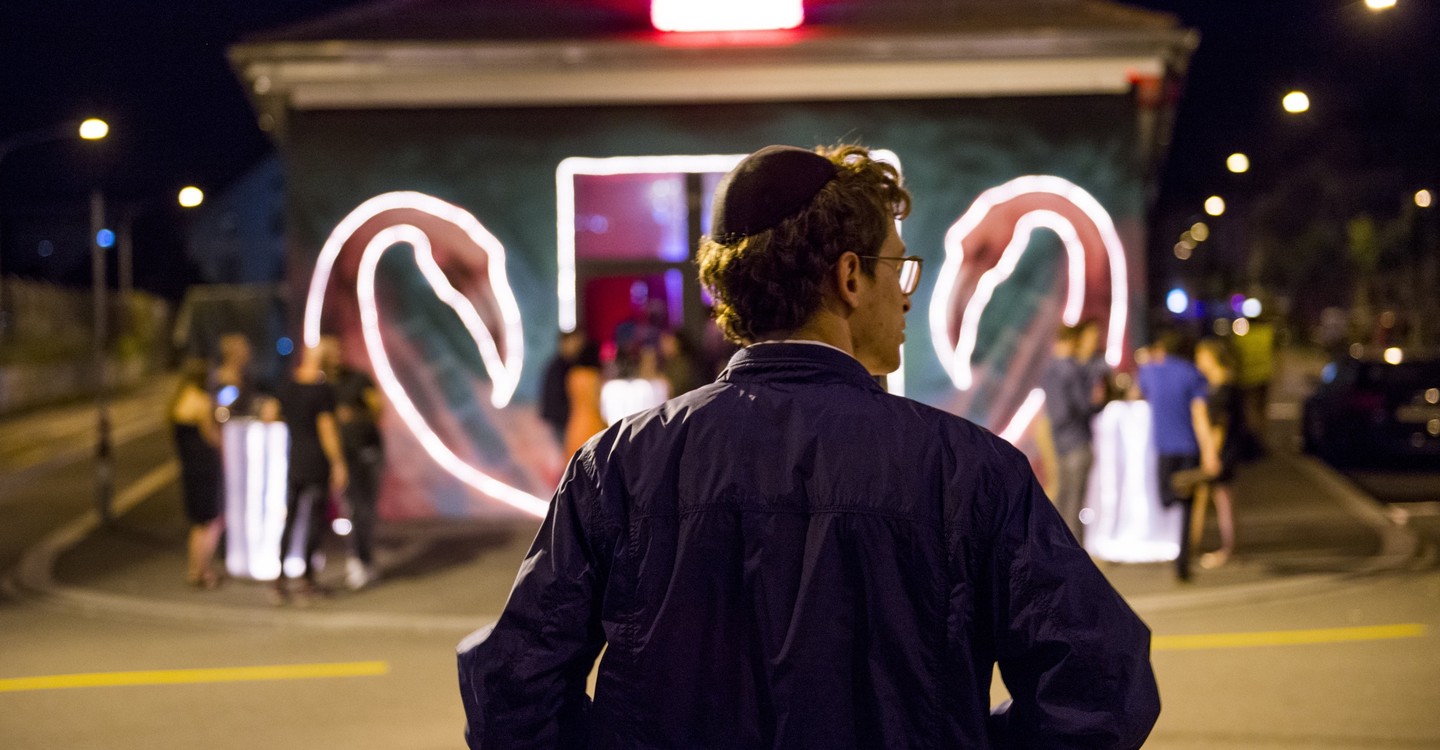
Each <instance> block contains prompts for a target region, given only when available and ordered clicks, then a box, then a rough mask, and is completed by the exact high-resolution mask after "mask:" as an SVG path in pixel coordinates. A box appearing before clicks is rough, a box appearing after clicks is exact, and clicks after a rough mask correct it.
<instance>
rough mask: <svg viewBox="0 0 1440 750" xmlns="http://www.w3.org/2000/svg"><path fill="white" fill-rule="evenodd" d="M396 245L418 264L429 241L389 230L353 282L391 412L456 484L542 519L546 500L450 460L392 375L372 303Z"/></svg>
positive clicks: (415, 232) (400, 228)
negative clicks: (385, 258)
mask: <svg viewBox="0 0 1440 750" xmlns="http://www.w3.org/2000/svg"><path fill="white" fill-rule="evenodd" d="M399 243H406V244H409V245H410V246H411V247H412V248H414V251H415V256H416V262H417V263H419V262H420V259H421V258H422V257H428V256H430V253H431V247H430V238H429V236H428V235H427V234H426V233H425V232H424V231H423V230H421V229H420V228H419V227H416V226H413V225H410V224H399V225H396V226H392V227H388V228H386V229H383V230H381V231H380V232H379V233H378V234H376V235H375V237H374V238H373V239H371V240H370V242H369V244H367V245H366V246H365V251H364V253H363V254H362V255H361V257H360V272H359V277H358V278H357V279H356V296H357V297H358V298H359V301H360V328H361V331H362V332H363V333H364V336H365V346H366V348H367V349H368V350H369V352H370V361H371V363H372V365H373V366H374V370H375V379H376V381H378V382H379V384H380V388H381V390H382V391H383V392H384V393H385V396H386V398H387V399H389V401H390V403H391V404H392V405H393V406H394V407H395V412H396V413H397V414H399V415H400V418H401V419H402V420H403V421H404V422H405V425H406V426H407V427H409V428H410V431H411V432H413V433H414V434H415V436H416V438H418V439H419V441H420V445H421V446H422V447H423V448H424V449H425V452H426V453H428V454H429V455H430V457H431V458H432V459H434V460H435V462H436V463H438V464H440V465H441V466H442V467H444V469H445V470H446V471H448V472H450V473H451V474H453V475H454V476H455V477H457V478H458V479H460V480H461V481H463V482H465V483H466V484H468V485H470V486H471V487H474V488H475V489H477V490H479V491H480V492H483V493H484V494H486V495H488V496H490V497H492V498H495V499H496V500H499V501H500V502H503V503H505V504H506V505H510V506H512V507H514V508H518V509H519V510H522V511H525V512H526V513H530V514H532V515H535V516H544V515H545V512H546V509H547V508H548V507H549V503H547V502H546V501H545V500H542V499H541V498H538V497H535V496H534V495H531V494H529V493H527V492H524V491H522V490H519V489H516V488H514V487H511V486H510V485H508V484H505V483H504V482H501V481H499V480H498V479H495V478H494V477H492V476H490V475H488V474H486V473H485V472H483V471H480V470H479V469H477V468H475V467H474V466H471V465H470V464H468V463H466V462H465V460H464V459H462V458H460V457H459V456H457V455H455V453H454V452H452V451H451V450H450V448H449V447H448V446H446V445H445V443H444V441H442V440H441V439H440V436H439V435H437V434H435V432H434V431H433V430H431V429H430V426H429V424H428V423H426V421H425V418H424V417H423V416H421V414H420V410H419V409H418V408H416V406H415V404H414V402H412V401H411V400H410V395H409V394H408V393H406V391H405V388H404V387H403V386H402V385H401V384H400V380H399V378H397V377H396V376H395V371H394V368H392V367H391V365H390V358H389V356H388V355H387V354H386V353H385V342H384V340H383V339H382V338H381V335H380V316H379V312H378V309H377V307H376V304H375V272H376V269H377V268H378V266H379V264H380V258H381V256H382V255H384V253H385V251H386V250H387V249H389V248H390V247H392V246H394V245H396V244H399ZM422 267H423V264H422ZM432 283H433V282H432ZM442 297H443V295H442ZM482 328H483V326H482Z"/></svg>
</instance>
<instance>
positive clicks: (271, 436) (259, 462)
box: [221, 417, 290, 581]
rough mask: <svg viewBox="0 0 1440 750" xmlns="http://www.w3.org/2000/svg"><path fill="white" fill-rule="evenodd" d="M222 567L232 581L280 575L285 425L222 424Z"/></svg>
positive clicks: (246, 419)
mask: <svg viewBox="0 0 1440 750" xmlns="http://www.w3.org/2000/svg"><path fill="white" fill-rule="evenodd" d="M221 451H222V454H223V457H224V460H223V462H222V464H223V466H224V473H225V483H224V487H225V569H226V570H227V571H228V572H229V573H230V575H232V576H235V577H236V578H252V579H255V580H258V581H270V580H274V579H275V577H276V576H278V575H279V574H280V535H281V533H282V532H283V531H284V524H285V500H286V492H287V491H288V485H287V473H288V470H289V453H290V433H289V431H288V430H287V429H286V427H285V423H283V422H262V421H260V420H257V419H252V418H249V417H236V418H232V419H231V420H229V421H228V422H226V423H225V424H224V425H222V426H221Z"/></svg>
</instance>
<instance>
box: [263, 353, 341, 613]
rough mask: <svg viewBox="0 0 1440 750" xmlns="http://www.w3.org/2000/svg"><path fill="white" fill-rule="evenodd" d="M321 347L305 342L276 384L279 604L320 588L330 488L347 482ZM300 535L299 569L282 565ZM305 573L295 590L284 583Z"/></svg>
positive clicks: (305, 596)
mask: <svg viewBox="0 0 1440 750" xmlns="http://www.w3.org/2000/svg"><path fill="white" fill-rule="evenodd" d="M322 358H323V353H322V351H321V349H320V347H318V346H315V347H306V348H305V349H304V350H303V352H302V353H301V357H300V364H299V366H298V367H296V368H295V373H294V376H293V377H292V378H291V379H290V380H288V381H286V382H284V383H281V384H280V386H279V387H277V388H276V392H275V402H276V407H277V408H278V414H269V415H267V416H271V417H275V416H278V417H279V418H280V419H283V420H284V422H285V426H286V428H288V429H289V431H290V469H289V474H288V482H287V483H288V495H287V500H286V505H285V529H284V531H283V532H282V533H281V536H280V549H279V550H278V552H279V554H280V576H279V578H277V579H276V580H275V585H274V587H273V588H272V598H273V600H274V601H275V603H277V604H284V603H285V602H287V601H290V600H291V595H292V593H293V594H294V597H295V601H296V603H299V604H306V603H308V602H309V601H310V599H312V598H313V597H314V596H316V595H317V594H318V593H320V589H319V587H318V585H317V582H316V580H315V566H314V559H315V552H316V551H317V550H319V548H320V540H321V538H322V537H323V535H324V532H325V520H326V519H325V515H326V509H327V507H328V500H329V497H330V492H331V491H335V492H340V491H343V490H344V489H345V486H346V484H347V483H348V481H349V477H348V472H347V470H346V466H345V457H344V452H343V451H342V449H341V445H340V431H339V428H338V427H337V426H336V424H335V391H334V389H333V387H332V386H331V385H330V384H329V383H327V382H326V380H325V372H324V369H323V367H322V365H323V362H322ZM297 532H298V533H302V534H304V535H305V536H304V539H305V544H304V553H303V557H302V558H301V566H302V567H303V571H297V570H294V569H292V568H291V567H290V566H287V565H286V564H285V561H286V558H287V557H289V553H290V551H291V550H290V548H291V541H292V539H294V536H295V534H296V533H297ZM298 575H303V577H304V583H303V584H302V585H301V587H300V588H299V589H297V590H295V591H293V592H292V591H291V590H290V588H289V587H288V586H287V585H286V580H287V579H289V578H295V577H298Z"/></svg>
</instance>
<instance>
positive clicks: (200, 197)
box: [179, 185, 205, 208]
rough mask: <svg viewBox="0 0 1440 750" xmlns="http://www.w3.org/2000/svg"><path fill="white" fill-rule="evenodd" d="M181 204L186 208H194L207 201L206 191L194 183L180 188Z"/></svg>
mask: <svg viewBox="0 0 1440 750" xmlns="http://www.w3.org/2000/svg"><path fill="white" fill-rule="evenodd" d="M179 200H180V205H181V206H183V207H185V208H194V207H196V206H198V205H200V204H201V203H203V202H204V201H205V193H204V191H202V190H201V189H200V188H197V187H195V186H194V185H188V186H186V187H183V188H180V196H179Z"/></svg>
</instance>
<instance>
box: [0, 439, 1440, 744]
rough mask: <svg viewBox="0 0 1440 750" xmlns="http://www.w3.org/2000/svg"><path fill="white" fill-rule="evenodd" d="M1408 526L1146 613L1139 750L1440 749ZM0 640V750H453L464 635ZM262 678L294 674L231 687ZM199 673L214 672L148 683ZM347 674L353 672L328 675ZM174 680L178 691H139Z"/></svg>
mask: <svg viewBox="0 0 1440 750" xmlns="http://www.w3.org/2000/svg"><path fill="white" fill-rule="evenodd" d="M120 455H121V456H122V460H121V461H120V462H119V465H120V466H122V467H124V468H122V470H121V475H120V484H121V485H122V486H123V485H124V484H125V483H126V482H128V481H133V480H134V478H135V477H137V476H140V475H141V474H143V473H144V472H146V471H147V470H148V469H150V468H153V467H154V466H155V465H156V464H157V463H159V462H162V461H165V460H167V459H168V457H169V446H168V442H167V440H166V439H165V436H164V435H163V433H160V432H153V433H151V434H148V435H146V436H144V437H141V438H137V439H135V440H133V441H130V442H128V443H126V444H125V445H124V446H122V448H121V450H120ZM42 469H43V470H41V471H34V472H32V473H30V474H29V475H27V479H26V481H25V482H23V483H21V484H23V491H22V490H17V489H16V485H15V484H14V483H12V484H10V485H7V486H8V487H9V490H8V492H7V494H5V495H4V496H3V497H0V514H3V516H0V517H3V518H4V520H5V522H4V523H3V524H0V561H4V563H5V566H6V567H7V568H8V567H9V566H10V565H11V564H13V561H15V560H16V559H18V558H19V556H20V555H21V552H22V550H23V549H25V548H26V547H27V546H28V545H30V544H33V543H34V542H35V541H36V540H37V539H39V538H40V537H41V536H43V535H44V534H45V533H46V532H47V531H48V530H50V529H51V528H54V527H56V526H58V525H59V524H62V523H64V522H66V521H68V520H70V519H71V518H73V517H74V516H75V515H78V514H80V513H83V512H85V511H87V510H88V509H89V504H90V503H89V497H90V494H89V488H90V473H89V461H88V458H76V459H73V460H69V461H57V462H50V463H49V464H47V465H44V466H43V467H42ZM142 507H143V506H142ZM1408 523H1410V524H1411V525H1412V527H1413V528H1415V529H1416V530H1417V532H1419V533H1420V535H1421V537H1422V539H1423V540H1424V541H1425V542H1426V543H1427V545H1428V546H1427V549H1428V550H1429V551H1428V552H1427V553H1426V554H1424V555H1421V556H1420V557H1419V558H1418V559H1416V560H1415V561H1414V564H1413V565H1412V567H1411V569H1407V570H1399V571H1391V572H1387V573H1383V574H1375V575H1370V576H1365V577H1360V578H1353V577H1352V578H1342V579H1337V580H1335V581H1333V582H1331V583H1329V584H1326V585H1323V586H1319V587H1312V588H1308V589H1304V590H1297V591H1294V592H1291V593H1277V594H1276V595H1274V596H1266V597H1255V596H1249V597H1243V598H1237V599H1234V600H1227V599H1225V598H1224V597H1215V596H1210V597H1207V598H1204V599H1199V600H1197V603H1196V604H1195V605H1194V606H1190V607H1169V608H1166V609H1164V610H1163V611H1157V612H1144V611H1142V615H1144V616H1145V617H1146V619H1147V621H1148V622H1149V623H1150V625H1151V627H1152V629H1153V630H1154V632H1155V634H1156V639H1155V653H1154V664H1155V667H1156V670H1157V673H1158V675H1159V678H1160V683H1161V690H1162V696H1163V701H1164V712H1163V714H1162V717H1161V719H1160V723H1159V725H1158V726H1157V727H1156V729H1155V732H1154V734H1153V735H1152V739H1151V741H1150V743H1149V744H1148V745H1147V747H1152V748H1177V749H1182V748H1183V749H1189V748H1196V749H1198V748H1206V749H1211V748H1246V749H1247V750H1248V749H1255V748H1285V749H1290V748H1327V749H1328V748H1357V749H1360V748H1366V749H1371V748H1436V747H1440V711H1437V710H1436V707H1435V699H1434V694H1435V688H1434V686H1435V685H1436V684H1440V648H1437V639H1440V568H1437V564H1436V560H1435V557H1436V556H1435V554H1434V550H1435V549H1436V547H1437V546H1440V518H1436V517H1432V516H1417V517H1414V518H1411V519H1408ZM514 565H515V561H513V560H510V559H508V558H504V559H500V558H497V559H496V561H495V563H494V565H493V566H492V567H494V568H496V571H495V575H496V576H498V577H505V576H508V575H513V569H514ZM195 596H203V594H195ZM492 598H493V597H492ZM492 605H493V606H494V607H496V608H498V606H499V602H498V601H497V602H493V603H492ZM489 611H495V610H493V609H491V610H489ZM476 624H477V625H478V624H481V623H479V622H477V623H476ZM0 634H3V638H0V643H3V644H4V645H3V646H0V747H4V748H7V749H8V748H14V749H16V750H24V749H28V748H45V749H47V750H48V749H49V748H89V747H95V748H115V749H117V750H129V749H131V748H134V749H136V750H139V749H140V748H144V749H145V750H150V749H152V748H181V747H185V748H188V747H206V748H214V749H217V750H224V749H228V748H236V749H239V748H246V749H247V750H248V749H250V748H262V747H263V748H272V749H280V748H387V749H389V748H416V749H428V748H459V747H462V746H463V742H462V740H461V734H460V732H461V726H462V715H461V710H460V704H459V700H458V697H457V693H456V681H455V675H454V662H453V648H454V644H455V643H456V641H457V640H458V639H459V638H460V637H462V636H463V635H464V634H465V629H463V628H456V629H455V630H454V631H453V632H449V631H433V630H432V631H429V632H424V633H405V632H397V631H382V630H376V631H364V630H354V629H329V628H317V627H306V626H299V625H287V624H283V623H281V624H262V625H244V626H242V625H233V624H221V623H214V622H210V623H204V622H180V621H177V622H168V621H165V620H157V619H155V618H152V617H138V616H136V617H127V616H121V615H116V614H108V613H104V612H89V613H87V612H85V611H82V610H76V609H74V608H72V607H57V606H54V605H53V604H47V603H46V602H45V601H43V600H39V599H35V598H28V597H22V598H19V599H16V598H7V599H4V600H0ZM275 665H285V666H287V667H289V668H291V671H290V672H288V673H284V672H281V673H275V674H269V675H268V676H267V674H260V675H257V674H256V673H254V672H244V671H239V670H241V669H244V668H252V667H266V666H275ZM314 665H322V666H314ZM195 669H206V670H218V671H214V672H205V673H176V672H173V671H163V670H195ZM307 669H308V670H309V671H308V672H306V670H307ZM297 670H298V671H297ZM346 670H349V671H351V672H353V673H354V674H351V675H350V676H336V675H335V674H334V673H335V672H345V671H346ZM92 673H127V674H122V675H121V676H120V677H117V678H115V681H117V682H119V683H121V684H115V685H109V686H103V685H102V686H63V687H57V686H56V685H54V684H46V683H44V682H41V681H37V680H29V681H25V680H28V679H29V678H44V677H51V676H65V675H76V674H92ZM326 673H330V676H317V675H324V674H326ZM177 674H179V675H180V676H181V677H183V678H186V679H191V680H192V681H191V682H187V683H183V684H154V682H155V681H156V680H163V679H167V676H168V678H172V679H173V678H175V676H176V675H177ZM67 679H68V683H67ZM75 681H76V680H75V679H74V678H62V679H61V680H60V681H59V682H60V684H61V685H66V684H73V683H74V682H75ZM996 692H997V697H998V694H999V693H1001V692H1002V690H1000V689H997V691H996Z"/></svg>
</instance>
